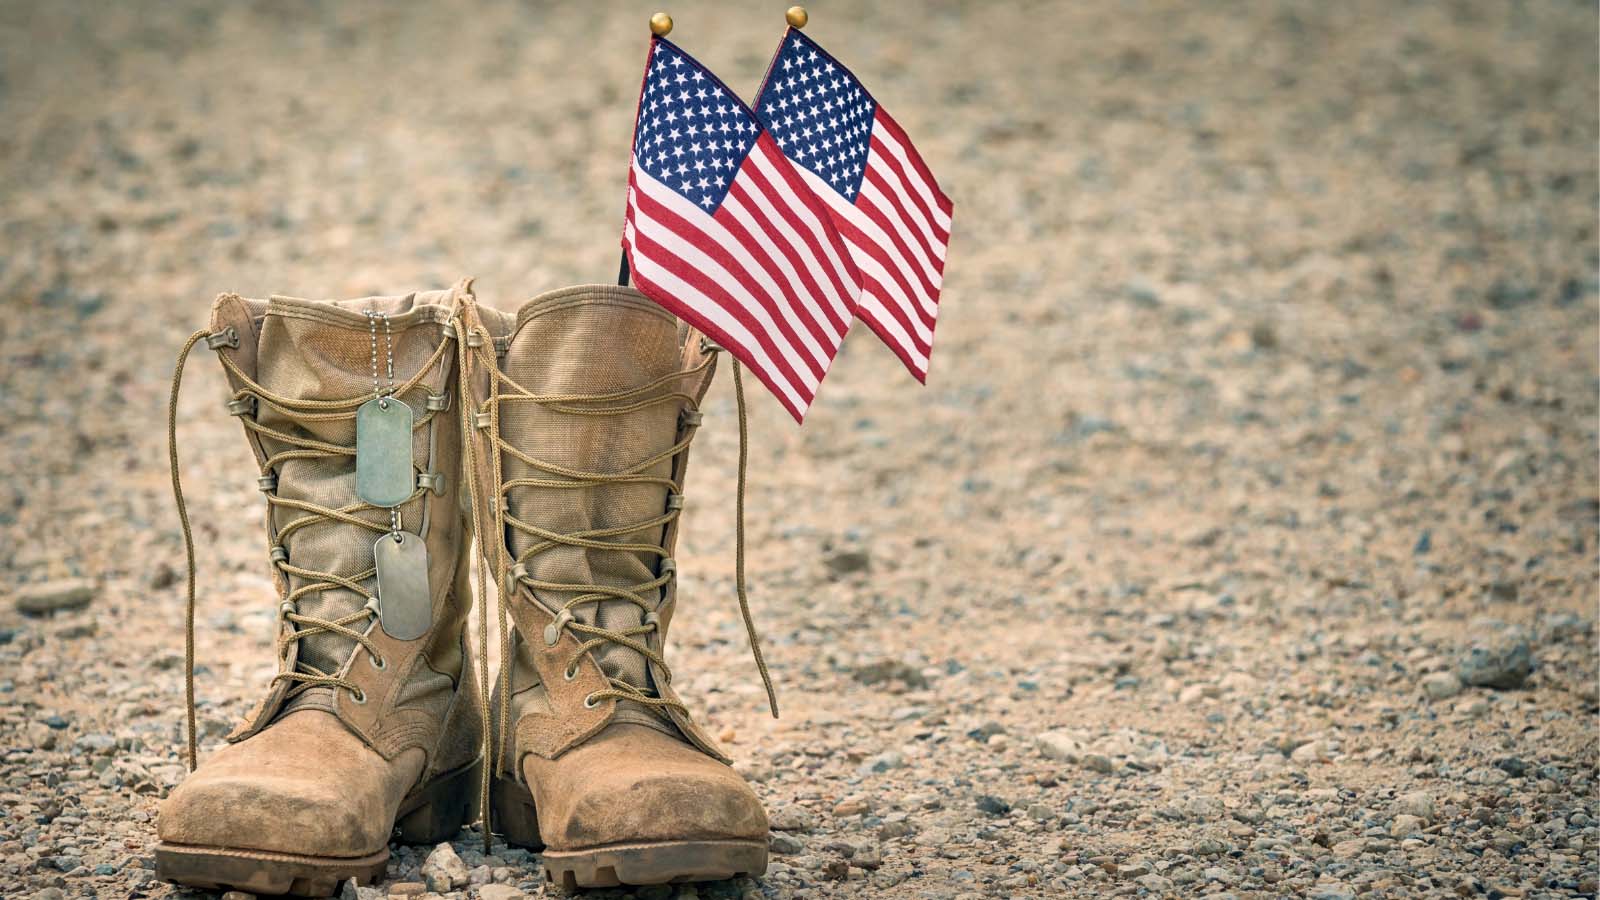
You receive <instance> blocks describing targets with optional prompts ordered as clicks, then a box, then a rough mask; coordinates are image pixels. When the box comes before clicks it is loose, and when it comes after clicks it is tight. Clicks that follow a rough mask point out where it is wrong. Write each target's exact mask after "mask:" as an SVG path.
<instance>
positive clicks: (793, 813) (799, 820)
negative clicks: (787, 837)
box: [767, 803, 817, 834]
mask: <svg viewBox="0 0 1600 900" xmlns="http://www.w3.org/2000/svg"><path fill="white" fill-rule="evenodd" d="M767 818H768V821H769V822H770V823H771V825H772V830H773V831H795V832H800V833H802V834H803V833H805V832H808V831H813V830H815V829H816V827H817V814H816V813H814V812H812V811H811V810H809V809H807V808H805V807H804V806H801V805H800V804H798V803H785V804H782V805H780V806H778V807H776V808H774V809H772V810H770V811H769V812H768V814H767Z"/></svg>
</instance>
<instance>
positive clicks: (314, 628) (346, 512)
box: [167, 330, 447, 771]
mask: <svg viewBox="0 0 1600 900" xmlns="http://www.w3.org/2000/svg"><path fill="white" fill-rule="evenodd" d="M219 334H222V333H221V332H219ZM211 337H212V333H211V332H208V331H203V330H202V331H197V332H195V333H194V334H192V335H190V336H189V340H188V341H187V342H185V343H184V345H183V349H182V350H181V351H179V353H178V362H177V365H176V366H175V367H174V369H173V372H172V395H171V398H170V400H169V402H168V405H167V453H168V462H169V463H170V465H171V469H172V495H173V499H174V500H175V501H176V502H177V506H178V520H179V521H180V522H181V523H182V525H183V547H184V555H185V560H186V562H187V565H188V590H187V598H188V602H187V607H186V611H185V616H184V700H185V703H186V706H187V714H188V715H187V724H188V751H189V769H190V771H193V770H194V768H195V766H196V764H197V761H198V739H197V738H196V734H195V702H194V613H195V553H194V534H193V532H192V530H191V529H190V526H189V509H188V506H187V505H186V503H185V502H184V497H183V482H182V479H181V477H180V476H179V471H178V391H179V388H180V386H181V385H182V384H183V370H184V363H185V362H187V360H188V358H189V352H190V351H191V350H193V349H194V345H195V344H197V343H199V342H200V341H202V340H206V339H207V338H211ZM219 347H220V345H219ZM446 349H447V342H445V341H440V343H439V347H438V348H437V349H436V350H435V351H434V353H433V356H432V357H431V358H430V359H429V360H428V361H427V362H426V363H424V364H423V365H422V367H421V368H420V369H418V370H417V374H416V375H414V376H412V377H411V378H410V379H408V380H407V381H405V382H403V383H401V384H399V385H397V386H395V388H394V389H393V391H392V392H391V394H390V396H395V397H400V396H402V395H404V394H405V393H406V392H407V391H410V390H412V389H413V388H415V387H416V386H417V385H419V384H421V382H422V379H423V378H424V377H425V376H426V374H427V373H428V371H429V370H430V369H432V368H433V367H434V366H435V365H436V364H438V362H439V360H440V359H441V358H442V357H443V356H444V353H445V350H446ZM218 358H219V359H220V360H221V361H222V365H223V367H224V368H225V369H227V371H228V373H229V374H230V375H232V376H233V377H234V378H236V379H237V380H238V381H239V383H241V384H243V385H244V387H242V388H240V389H239V390H237V391H235V392H234V393H233V396H232V399H231V402H230V403H229V409H230V411H232V410H235V409H240V408H242V407H241V404H261V403H265V404H267V405H269V406H271V407H272V408H273V409H275V410H277V411H278V412H279V413H281V414H282V415H283V416H285V417H286V418H290V419H292V420H298V421H301V422H331V421H341V420H354V419H355V415H356V408H357V407H359V406H360V405H361V404H363V403H365V402H366V401H368V400H370V399H372V395H371V394H362V395H360V396H357V397H352V398H350V399H346V400H297V399H294V398H292V397H284V396H282V395H279V394H276V393H273V392H272V391H270V390H268V389H267V388H265V387H263V386H262V385H260V384H259V383H257V382H256V381H255V380H254V379H252V378H250V377H249V376H248V375H246V374H245V373H244V372H243V371H241V370H240V369H239V367H238V366H237V365H236V364H235V363H234V362H233V360H231V359H229V358H228V357H227V356H225V355H223V356H219V357H218ZM436 414H437V410H435V409H432V408H430V409H428V410H427V411H425V412H424V413H423V414H422V415H420V416H418V417H417V419H416V421H415V422H414V423H413V430H415V429H417V428H422V427H425V426H426V425H427V424H428V422H429V421H431V420H432V419H433V417H434V416H435V415H436ZM239 419H240V421H241V422H243V423H244V427H245V428H247V429H249V430H250V431H253V432H255V433H256V434H258V435H261V436H264V437H268V438H271V439H272V440H274V441H278V442H280V443H282V444H285V445H287V446H288V448H289V449H285V450H281V451H279V452H277V453H274V454H272V455H271V456H269V457H267V459H266V460H265V461H263V462H262V463H261V478H260V479H259V481H258V483H259V484H260V485H261V488H262V492H263V493H264V494H265V496H266V498H267V504H268V507H269V510H270V509H272V508H277V507H283V508H286V509H293V510H298V511H299V512H302V513H304V515H302V516H299V517H297V518H295V519H293V520H291V521H289V522H288V523H286V524H285V525H284V526H283V527H282V528H279V529H277V533H276V539H275V540H274V539H273V537H272V536H271V535H270V534H269V538H268V546H267V553H268V556H269V557H270V559H271V560H272V564H273V566H275V567H276V568H277V569H278V571H280V572H282V573H284V575H285V579H286V580H287V578H288V576H297V577H299V578H301V579H302V580H303V582H304V583H303V584H301V585H300V587H298V588H294V589H293V590H290V591H289V592H288V594H287V595H285V597H284V599H283V600H282V601H281V602H280V603H279V604H278V614H279V616H280V617H281V618H283V619H284V620H286V621H288V622H289V623H290V624H292V625H293V626H294V630H293V631H290V632H288V633H282V632H281V631H280V633H279V636H278V648H277V652H278V663H279V669H280V671H279V672H278V674H276V675H274V676H273V679H272V685H273V688H276V687H277V684H278V682H280V681H288V682H292V683H294V687H293V688H291V689H290V690H289V691H287V692H286V693H285V694H284V698H283V699H284V701H288V700H290V699H292V698H294V697H296V696H298V695H299V694H301V693H303V692H304V691H307V690H309V689H311V688H313V687H317V686H319V685H320V686H326V687H331V688H334V689H336V690H347V691H349V692H350V694H351V698H352V699H354V700H355V701H356V702H357V703H365V702H366V697H365V696H364V695H363V694H362V691H361V688H360V687H358V686H357V685H356V684H355V683H353V682H351V681H348V680H346V679H343V678H340V677H338V676H336V675H331V674H329V673H327V672H323V671H322V670H320V669H318V668H316V667H315V666H312V665H311V664H309V663H307V662H305V661H303V660H299V659H296V664H295V667H294V668H293V669H289V670H286V671H285V670H283V662H284V660H285V659H287V658H288V653H289V650H290V648H291V646H292V645H293V644H294V643H295V642H297V641H300V640H304V639H305V638H308V637H312V636H313V635H318V634H337V635H340V636H342V637H345V638H349V639H350V640H352V641H354V642H355V643H356V644H357V645H359V646H360V647H362V648H364V649H365V650H366V651H367V656H368V658H369V659H370V660H371V662H372V665H374V666H376V667H378V668H380V669H381V668H383V667H385V666H386V665H387V662H386V661H385V660H384V659H383V658H382V657H381V656H380V655H379V654H378V652H377V650H376V649H375V648H374V647H373V644H372V641H371V640H370V639H369V638H368V637H367V635H366V632H367V630H368V629H369V627H370V621H371V620H372V619H376V618H378V599H377V598H376V597H375V596H373V594H374V592H375V590H376V588H375V587H374V588H372V589H369V588H368V587H366V586H364V583H366V582H371V581H372V580H373V579H375V578H376V576H377V568H376V567H375V566H374V567H372V568H368V569H366V570H365V571H362V572H358V573H356V574H353V575H344V574H340V573H337V572H322V571H318V570H316V569H309V568H305V567H303V566H297V565H295V564H294V563H292V562H290V561H289V551H288V547H287V542H288V539H289V538H290V537H291V536H292V535H293V534H294V533H295V532H297V531H301V530H303V529H306V528H310V527H312V526H315V525H319V524H327V523H337V524H343V525H350V526H354V527H358V528H363V529H366V530H368V531H373V532H376V533H378V534H386V533H388V532H389V531H390V528H391V526H390V525H389V524H387V523H378V522H372V521H369V520H367V519H364V518H361V516H359V515H358V513H362V512H367V511H370V510H374V509H378V508H379V507H376V506H373V505H372V504H370V503H365V502H361V501H357V502H355V503H350V504H347V505H345V506H342V507H338V508H333V507H327V506H322V505H320V504H317V503H312V502H310V501H306V500H294V499H289V498H284V497H280V496H278V495H277V492H276V481H277V476H276V474H275V472H276V469H277V467H278V466H279V465H281V464H282V463H284V462H287V461H289V460H294V459H330V458H338V457H350V458H351V459H352V460H354V457H355V453H356V449H355V447H354V446H345V445H342V444H334V443H330V442H327V441H320V440H316V439H314V438H308V437H303V436H300V435H295V434H290V433H287V432H283V431H279V430H277V429H274V428H270V427H268V426H265V425H262V424H261V423H260V422H258V421H257V420H256V417H255V416H254V415H250V414H249V413H248V411H246V412H244V413H241V414H240V415H239ZM425 490H426V489H425V488H422V487H418V488H417V489H416V490H414V491H413V492H412V494H411V496H410V497H408V498H406V500H405V503H410V502H411V501H413V500H415V499H417V497H419V496H421V495H422V493H423V492H424V491H425ZM402 505H403V504H402ZM269 516H270V513H269ZM335 588H346V589H348V590H350V591H353V592H355V593H357V594H360V595H362V596H364V597H366V598H367V602H366V605H364V606H363V607H362V608H361V609H359V610H356V611H355V612H353V613H350V614H348V615H344V616H340V617H338V618H336V619H324V618H320V617H318V616H308V615H302V614H300V613H299V612H297V611H296V604H297V603H298V602H299V601H300V599H301V598H302V597H305V596H307V595H308V594H315V593H318V592H321V591H325V590H331V589H335ZM358 623H360V624H362V625H363V627H362V628H360V629H359V630H358V629H357V628H353V627H351V626H352V625H356V624H358ZM352 652H353V651H352Z"/></svg>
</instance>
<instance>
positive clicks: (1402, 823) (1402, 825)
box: [1389, 813, 1428, 838]
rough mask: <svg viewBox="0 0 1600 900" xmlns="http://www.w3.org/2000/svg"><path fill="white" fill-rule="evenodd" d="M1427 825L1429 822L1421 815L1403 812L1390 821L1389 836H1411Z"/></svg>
mask: <svg viewBox="0 0 1600 900" xmlns="http://www.w3.org/2000/svg"><path fill="white" fill-rule="evenodd" d="M1427 825H1428V823H1427V822H1424V821H1423V820H1422V817H1421V816H1413V815H1411V814H1409V813H1401V814H1400V815H1398V816H1395V817H1394V821H1393V822H1390V823H1389V836H1390V837H1392V838H1403V837H1409V836H1410V835H1413V834H1416V833H1417V832H1419V831H1421V830H1422V829H1424V828H1426V827H1427Z"/></svg>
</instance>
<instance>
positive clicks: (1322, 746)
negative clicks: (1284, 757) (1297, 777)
mask: <svg viewBox="0 0 1600 900" xmlns="http://www.w3.org/2000/svg"><path fill="white" fill-rule="evenodd" d="M1289 758H1290V759H1292V760H1294V761H1295V762H1297V763H1300V764H1301V765H1307V764H1310V763H1320V762H1327V761H1328V744H1327V742H1326V741H1307V742H1305V743H1304V744H1301V745H1300V746H1298V747H1296V748H1294V752H1293V753H1291V754H1289Z"/></svg>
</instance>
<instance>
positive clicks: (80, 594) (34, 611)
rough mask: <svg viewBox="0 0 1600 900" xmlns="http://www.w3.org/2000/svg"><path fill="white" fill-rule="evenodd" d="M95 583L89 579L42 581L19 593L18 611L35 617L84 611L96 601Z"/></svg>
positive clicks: (23, 588) (29, 585)
mask: <svg viewBox="0 0 1600 900" xmlns="http://www.w3.org/2000/svg"><path fill="white" fill-rule="evenodd" d="M94 591H95V585H94V582H92V581H90V580H89V579H87V578H67V579H62V580H60V581H40V582H35V583H34V584H28V585H23V586H22V588H20V589H19V590H18V591H17V601H16V602H17V610H18V611H19V612H23V613H27V614H29V615H34V616H42V615H45V614H47V613H53V612H60V611H61V610H67V609H83V608H84V607H86V606H88V605H89V603H90V601H91V600H93V599H94Z"/></svg>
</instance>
